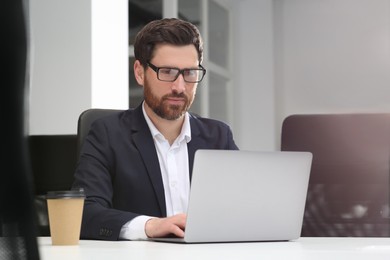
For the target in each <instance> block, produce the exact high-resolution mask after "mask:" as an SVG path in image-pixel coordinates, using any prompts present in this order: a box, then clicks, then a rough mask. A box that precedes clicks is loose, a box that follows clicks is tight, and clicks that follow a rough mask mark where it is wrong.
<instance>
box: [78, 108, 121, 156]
mask: <svg viewBox="0 0 390 260" xmlns="http://www.w3.org/2000/svg"><path fill="white" fill-rule="evenodd" d="M121 111H124V110H121V109H103V108H90V109H87V110H85V111H83V112H82V113H81V114H80V116H79V119H78V122H77V158H78V157H79V155H80V149H81V147H82V145H83V142H84V139H85V136H86V135H87V134H88V131H89V128H90V127H91V124H92V123H93V122H94V121H95V120H96V119H98V118H101V117H104V116H108V115H110V114H112V113H117V112H121Z"/></svg>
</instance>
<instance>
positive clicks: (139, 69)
mask: <svg viewBox="0 0 390 260" xmlns="http://www.w3.org/2000/svg"><path fill="white" fill-rule="evenodd" d="M134 77H135V80H137V83H138V85H140V86H143V85H144V78H145V70H144V67H143V66H142V64H141V62H139V60H136V61H135V62H134Z"/></svg>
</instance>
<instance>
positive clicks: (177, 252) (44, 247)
mask: <svg viewBox="0 0 390 260" xmlns="http://www.w3.org/2000/svg"><path fill="white" fill-rule="evenodd" d="M38 243H39V248H40V255H41V259H42V260H53V259H55V260H65V259H66V260H69V259H72V260H79V259H83V260H85V259H91V260H92V259H93V260H100V259H104V260H106V259H116V260H117V259H119V260H120V259H148V260H149V259H158V260H161V259H172V260H174V259H180V260H187V259H202V260H205V259H213V260H215V259H224V260H226V259H235V260H236V259H267V260H268V259H310V260H312V259H316V260H322V259H324V260H325V259H326V260H329V259H331V260H338V259H340V260H341V259H342V260H348V259H351V260H352V259H353V260H360V259H365V260H366V259H370V260H376V259H386V260H389V259H390V238H314V237H313V238H308V237H304V238H300V239H298V240H296V241H290V242H256V243H215V244H191V245H184V244H170V243H162V242H151V241H115V242H107V241H93V240H81V241H80V244H79V245H76V246H52V245H51V239H50V237H39V238H38Z"/></svg>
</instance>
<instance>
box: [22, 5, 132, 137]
mask: <svg viewBox="0 0 390 260" xmlns="http://www.w3.org/2000/svg"><path fill="white" fill-rule="evenodd" d="M127 3H128V2H127V0H116V1H104V0H66V1H63V0H31V1H30V3H29V4H30V18H31V37H32V39H31V44H32V45H31V54H32V60H31V62H32V64H31V86H30V102H29V103H30V107H29V114H30V120H29V122H30V125H29V133H30V134H32V135H34V134H75V133H76V129H77V119H78V116H79V114H80V113H81V112H82V111H83V110H85V109H87V108H91V107H101V108H104V107H107V108H127V107H128V36H127V35H128V14H127V13H128V12H127Z"/></svg>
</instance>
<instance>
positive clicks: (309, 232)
mask: <svg viewBox="0 0 390 260" xmlns="http://www.w3.org/2000/svg"><path fill="white" fill-rule="evenodd" d="M281 150H285V151H296V150H298V151H310V152H312V153H313V164H312V171H311V175H310V182H309V190H308V197H307V201H306V209H305V217H304V222H303V229H302V236H353V237H374V236H376V237H388V236H390V223H389V221H390V211H389V173H390V166H389V161H390V114H338V115H337V114H336V115H335V114H334V115H292V116H289V117H288V118H286V119H285V120H284V122H283V126H282V140H281Z"/></svg>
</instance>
